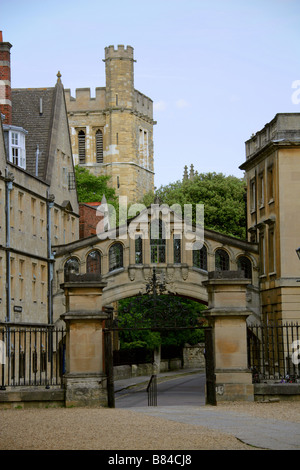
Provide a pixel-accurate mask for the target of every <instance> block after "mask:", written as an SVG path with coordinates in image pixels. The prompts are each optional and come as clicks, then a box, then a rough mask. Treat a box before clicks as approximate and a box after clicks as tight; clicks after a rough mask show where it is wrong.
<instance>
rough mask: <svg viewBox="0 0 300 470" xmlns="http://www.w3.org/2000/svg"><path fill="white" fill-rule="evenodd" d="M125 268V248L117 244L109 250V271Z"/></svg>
mask: <svg viewBox="0 0 300 470" xmlns="http://www.w3.org/2000/svg"><path fill="white" fill-rule="evenodd" d="M122 267H123V246H122V245H121V243H115V244H114V245H112V246H111V247H110V249H109V270H110V271H113V270H114V269H118V268H122Z"/></svg>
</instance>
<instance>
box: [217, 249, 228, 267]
mask: <svg viewBox="0 0 300 470" xmlns="http://www.w3.org/2000/svg"><path fill="white" fill-rule="evenodd" d="M215 261H216V271H228V270H229V255H228V253H227V251H225V250H222V249H221V248H219V249H218V250H217V251H216V258H215Z"/></svg>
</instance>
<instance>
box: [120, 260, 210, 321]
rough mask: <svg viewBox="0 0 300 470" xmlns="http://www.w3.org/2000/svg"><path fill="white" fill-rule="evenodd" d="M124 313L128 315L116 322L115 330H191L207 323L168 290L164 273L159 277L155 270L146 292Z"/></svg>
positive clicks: (128, 306) (130, 303)
mask: <svg viewBox="0 0 300 470" xmlns="http://www.w3.org/2000/svg"><path fill="white" fill-rule="evenodd" d="M123 312H124V313H125V315H123V316H121V317H120V316H118V317H117V318H115V319H114V323H113V329H122V330H126V329H131V330H133V329H145V330H146V329H148V330H149V329H151V330H163V329H177V328H185V329H192V328H200V327H202V326H203V323H204V320H203V319H199V315H198V313H197V312H191V309H190V307H189V306H187V305H185V304H184V303H182V301H181V298H180V297H178V296H177V295H176V294H173V293H171V292H170V291H169V290H168V289H167V285H166V281H165V279H164V276H163V273H160V274H158V273H157V271H156V269H155V268H153V272H152V277H151V278H150V279H149V281H148V282H147V284H146V288H145V293H144V294H143V293H142V292H140V293H139V295H138V296H136V297H135V298H133V299H132V301H130V302H129V304H128V305H127V306H126V307H125V308H124V310H123ZM126 314H127V315H126Z"/></svg>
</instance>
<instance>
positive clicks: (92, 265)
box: [86, 251, 101, 273]
mask: <svg viewBox="0 0 300 470" xmlns="http://www.w3.org/2000/svg"><path fill="white" fill-rule="evenodd" d="M86 272H87V273H100V272H101V257H100V253H99V251H91V253H89V255H88V257H87V260H86Z"/></svg>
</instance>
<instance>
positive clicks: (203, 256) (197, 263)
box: [193, 242, 207, 271]
mask: <svg viewBox="0 0 300 470" xmlns="http://www.w3.org/2000/svg"><path fill="white" fill-rule="evenodd" d="M193 248H194V249H193V266H194V267H195V268H199V269H204V270H205V271H207V248H206V246H205V245H203V246H202V247H201V248H199V249H197V242H196V244H195V245H194V247H193Z"/></svg>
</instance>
